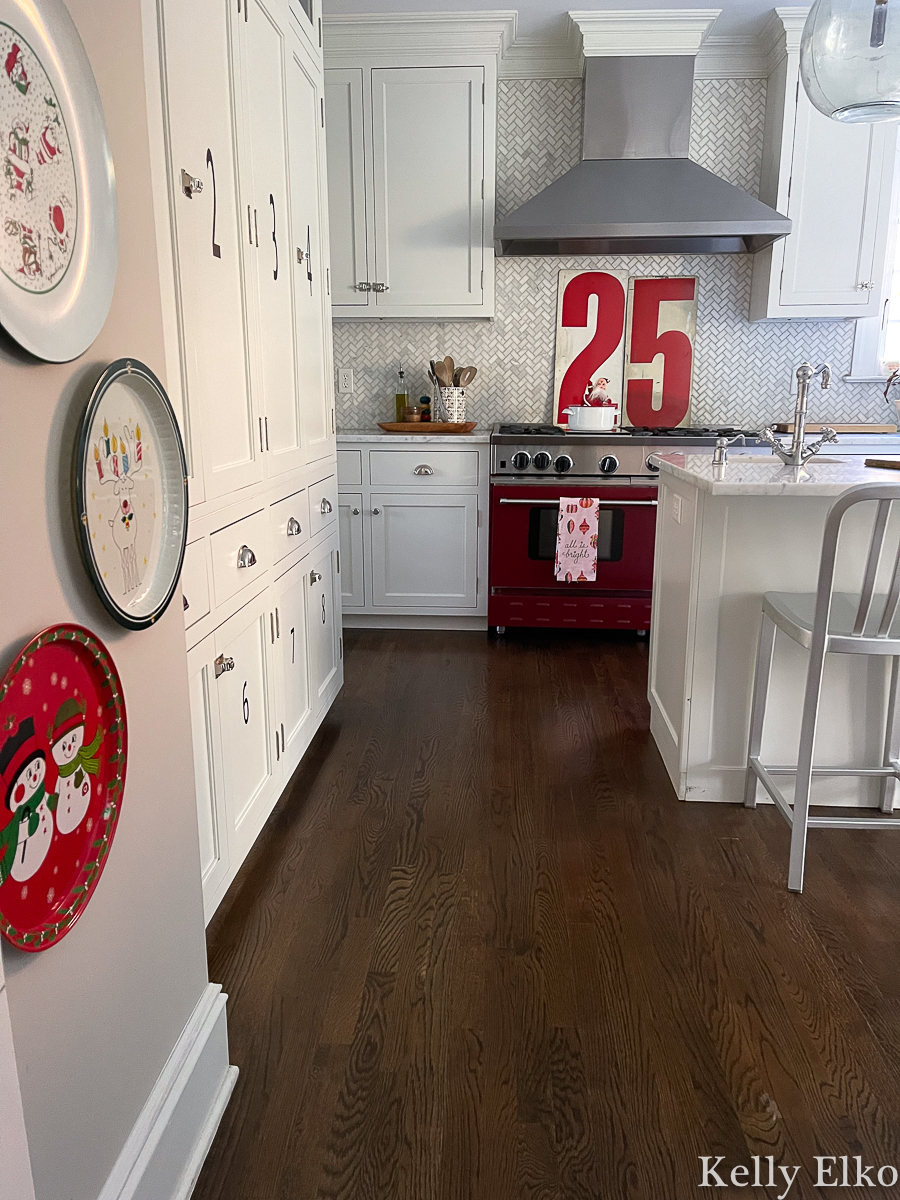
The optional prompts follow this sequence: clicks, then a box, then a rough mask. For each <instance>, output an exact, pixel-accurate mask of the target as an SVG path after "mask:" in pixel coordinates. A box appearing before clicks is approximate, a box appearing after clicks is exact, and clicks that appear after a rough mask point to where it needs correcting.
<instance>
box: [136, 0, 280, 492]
mask: <svg viewBox="0 0 900 1200" xmlns="http://www.w3.org/2000/svg"><path fill="white" fill-rule="evenodd" d="M229 9H230V6H229V5H225V4H223V3H222V2H221V0H191V3H190V4H185V3H182V2H181V0H163V2H162V3H161V6H160V11H161V24H162V37H163V46H164V54H165V108H166V112H165V120H166V126H167V134H168V139H167V140H168V169H169V179H170V195H171V198H172V203H171V207H172V221H173V236H174V240H175V247H174V250H175V268H176V269H175V276H176V287H177V290H178V306H179V308H180V314H181V342H182V344H181V357H182V370H183V376H184V381H183V382H184V390H185V407H186V410H187V414H188V420H187V423H188V426H189V431H188V432H190V427H191V426H193V427H195V428H197V429H202V461H203V479H204V485H205V492H206V498H207V499H214V498H215V497H217V496H222V495H224V494H225V493H227V492H230V491H233V490H235V489H236V488H241V487H246V486H247V485H248V484H251V483H255V482H257V481H258V480H260V479H261V478H262V461H261V456H260V452H259V441H258V439H257V437H256V425H257V422H256V416H255V413H254V410H253V407H252V403H251V392H250V372H249V348H248V340H247V323H246V314H245V307H244V282H243V266H242V262H241V225H240V218H239V214H238V196H237V180H236V170H235V146H234V137H233V111H232V104H231V70H230V60H229V52H228V30H227V20H228V18H227V13H228V10H229ZM200 46H202V48H203V54H202V57H201V58H200V59H198V57H197V48H198V47H200ZM193 181H196V182H193ZM198 184H199V185H200V188H202V190H200V188H198ZM189 193H190V194H189ZM191 441H192V444H195V445H196V444H198V442H199V439H191ZM197 465H198V464H196V463H195V465H194V470H195V472H196V470H197Z"/></svg>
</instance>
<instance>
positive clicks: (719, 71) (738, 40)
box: [694, 35, 769, 79]
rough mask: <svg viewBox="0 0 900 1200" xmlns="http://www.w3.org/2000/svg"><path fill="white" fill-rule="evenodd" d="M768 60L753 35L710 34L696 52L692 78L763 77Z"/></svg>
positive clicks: (766, 74) (765, 73)
mask: <svg viewBox="0 0 900 1200" xmlns="http://www.w3.org/2000/svg"><path fill="white" fill-rule="evenodd" d="M768 74H769V69H768V59H767V56H766V53H765V52H764V50H763V48H762V46H761V45H760V43H759V39H758V38H755V37H735V38H728V37H715V36H714V35H710V36H709V37H708V38H707V39H706V41H705V42H704V43H703V45H702V46H701V47H700V49H699V51H698V52H697V58H696V61H695V64H694V78H695V79H765V78H766V77H767V76H768Z"/></svg>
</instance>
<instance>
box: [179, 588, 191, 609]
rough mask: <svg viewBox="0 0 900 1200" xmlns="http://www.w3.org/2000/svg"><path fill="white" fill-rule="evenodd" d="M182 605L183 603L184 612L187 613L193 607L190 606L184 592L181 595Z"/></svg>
mask: <svg viewBox="0 0 900 1200" xmlns="http://www.w3.org/2000/svg"><path fill="white" fill-rule="evenodd" d="M181 603H182V605H183V606H184V611H185V612H187V610H188V609H189V608H190V607H191V606H190V604H189V603H188V598H187V596H185V594H184V593H183V592H182V594H181Z"/></svg>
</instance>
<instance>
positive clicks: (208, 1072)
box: [98, 983, 238, 1200]
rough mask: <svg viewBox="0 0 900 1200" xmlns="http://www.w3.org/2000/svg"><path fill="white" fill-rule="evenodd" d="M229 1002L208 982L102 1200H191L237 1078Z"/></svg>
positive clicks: (118, 1161) (124, 1147) (102, 1195)
mask: <svg viewBox="0 0 900 1200" xmlns="http://www.w3.org/2000/svg"><path fill="white" fill-rule="evenodd" d="M227 999H228V997H227V996H226V995H225V993H224V992H223V991H222V988H221V985H220V984H218V983H210V984H207V986H206V988H205V989H204V991H203V994H202V996H201V997H200V999H199V1000H198V1001H197V1005H196V1007H195V1008H194V1011H193V1012H192V1013H191V1017H190V1020H189V1021H188V1023H187V1025H185V1027H184V1029H183V1030H182V1032H181V1036H180V1037H179V1039H178V1041H177V1042H176V1043H175V1047H174V1049H173V1050H172V1053H171V1054H170V1055H169V1059H168V1061H167V1063H166V1065H165V1066H164V1067H163V1069H162V1072H161V1074H160V1076H159V1079H157V1081H156V1083H155V1084H154V1087H153V1090H152V1092H151V1093H150V1095H149V1097H148V1099H147V1103H146V1104H145V1105H144V1107H143V1109H142V1110H141V1113H140V1116H139V1117H138V1119H137V1121H136V1122H135V1125H134V1127H133V1128H132V1130H131V1133H130V1134H129V1135H128V1140H127V1141H126V1142H125V1145H124V1146H123V1148H122V1152H121V1154H120V1155H119V1157H118V1160H117V1162H116V1165H115V1166H114V1167H113V1169H112V1171H111V1172H110V1175H109V1178H108V1179H107V1181H106V1183H105V1184H104V1187H103V1190H102V1191H101V1193H100V1196H99V1197H98V1200H188V1197H189V1196H190V1194H191V1192H192V1191H193V1190H194V1185H195V1184H196V1182H197V1177H198V1175H199V1174H200V1168H201V1167H202V1166H203V1160H204V1159H205V1158H206V1154H207V1152H208V1150H209V1147H210V1145H211V1144H212V1140H213V1137H214V1136H215V1133H216V1129H217V1128H218V1125H219V1121H220V1120H221V1117H222V1113H223V1112H224V1111H225V1106H226V1105H227V1103H228V1099H229V1097H230V1096H231V1092H232V1090H233V1088H234V1085H235V1081H236V1080H237V1074H238V1069H237V1067H232V1066H230V1065H229V1063H228V1033H227V1029H226V1024H225V1003H226V1000H227Z"/></svg>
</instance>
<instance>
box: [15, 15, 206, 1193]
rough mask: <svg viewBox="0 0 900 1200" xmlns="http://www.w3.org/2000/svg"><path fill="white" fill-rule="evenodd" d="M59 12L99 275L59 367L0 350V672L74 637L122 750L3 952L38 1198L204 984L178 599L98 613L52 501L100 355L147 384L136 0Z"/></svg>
mask: <svg viewBox="0 0 900 1200" xmlns="http://www.w3.org/2000/svg"><path fill="white" fill-rule="evenodd" d="M68 7H69V11H70V12H71V14H72V17H73V19H74V21H75V24H76V25H77V27H78V29H79V31H80V33H81V36H82V39H83V41H84V43H85V46H86V49H87V52H88V56H89V58H90V60H91V62H92V65H93V68H94V73H95V75H96V78H97V82H98V84H99V87H100V93H101V96H102V99H103V104H104V108H105V110H106V118H107V123H108V126H109V131H110V137H111V141H112V151H113V158H114V160H115V167H116V178H117V183H118V195H119V226H120V243H119V271H118V279H117V283H116V291H115V296H114V299H113V305H112V309H111V311H110V315H109V318H108V320H107V322H106V325H105V326H104V328H103V330H102V332H101V334H100V336H99V337H98V338H97V340H96V342H95V343H94V345H93V346H92V347H91V348H90V349H89V350H88V352H87V353H86V354H85V355H84V356H83V357H82V358H81V359H79V360H78V361H76V362H74V363H69V364H66V365H63V366H51V365H48V364H44V363H38V362H36V361H35V360H33V359H29V358H28V356H27V355H25V354H23V353H21V352H19V351H18V350H17V348H16V347H15V346H14V345H13V344H11V343H9V342H8V341H5V340H4V341H3V342H2V344H0V668H4V669H5V667H6V666H7V665H8V663H9V662H10V660H11V658H12V656H13V654H14V652H15V650H16V649H17V648H18V647H19V646H20V645H21V644H22V643H23V642H24V641H26V639H28V638H30V637H31V636H32V635H33V634H35V633H36V632H37V631H38V630H40V629H41V628H43V627H44V626H46V625H50V624H53V623H55V622H58V621H67V620H68V621H78V622H80V623H82V624H84V625H86V626H88V628H90V629H92V630H94V631H95V632H96V633H97V634H98V635H99V636H100V637H101V639H102V640H104V641H105V642H106V644H107V645H108V647H109V649H110V651H111V653H112V655H113V657H114V659H115V661H116V663H117V665H118V668H119V671H120V674H121V676H122V680H123V683H124V688H125V697H126V703H127V708H128V721H129V761H128V776H127V784H126V789H125V796H124V802H123V806H122V815H121V818H120V820H119V827H118V831H117V834H116V840H115V843H114V845H113V848H112V852H111V854H110V858H109V861H108V864H107V866H106V870H105V872H104V874H103V876H102V878H101V880H100V883H99V886H98V888H97V891H96V893H95V895H94V898H93V900H92V901H91V904H90V905H89V907H88V909H87V910H86V912H85V913H84V915H83V916H82V917H81V919H80V920H79V922H78V924H77V926H76V927H75V928H74V929H73V931H72V932H71V933H70V934H69V936H68V937H66V938H65V939H64V940H63V941H62V942H61V943H60V944H59V945H58V946H55V947H53V948H52V949H51V950H48V951H45V952H44V953H42V954H38V955H25V954H21V953H19V952H18V951H15V950H13V949H11V948H9V947H8V946H6V945H5V944H4V947H3V963H4V966H5V969H6V978H7V990H8V994H9V1003H10V1011H11V1019H12V1029H13V1037H14V1042H15V1049H16V1056H17V1059H18V1064H19V1072H20V1077H21V1089H22V1098H23V1103H24V1109H25V1121H26V1127H27V1130H28V1138H29V1146H30V1150H31V1157H32V1164H33V1170H34V1178H35V1187H36V1192H37V1195H38V1196H39V1197H40V1200H96V1197H97V1194H98V1192H99V1191H100V1188H101V1187H102V1185H103V1183H104V1181H105V1179H106V1176H107V1175H108V1173H109V1171H110V1169H111V1168H112V1166H113V1163H114V1162H115V1160H116V1157H117V1156H118V1154H119V1151H120V1150H121V1148H122V1145H123V1143H124V1141H125V1138H126V1137H127V1135H128V1133H129V1131H130V1129H131V1127H132V1125H133V1123H134V1121H135V1119H136V1117H137V1115H138V1113H139V1112H140V1110H141V1107H142V1106H143V1104H144V1101H145V1100H146V1098H147V1096H148V1094H149V1092H150V1089H151V1088H152V1086H153V1084H154V1082H155V1080H156V1078H157V1076H158V1074H159V1072H160V1070H161V1068H162V1066H163V1064H164V1063H165V1060H166V1058H167V1057H168V1054H169V1052H170V1050H171V1049H172V1046H173V1045H174V1043H175V1040H176V1038H177V1037H178V1035H179V1033H180V1032H181V1030H182V1028H183V1027H184V1025H185V1022H186V1021H187V1019H188V1017H189V1016H190V1013H191V1010H192V1009H193V1007H194V1004H195V1003H196V1001H197V999H198V998H199V996H200V993H201V991H202V990H203V988H204V985H205V983H206V979H207V976H206V957H205V941H204V928H203V910H202V899H201V890H200V874H199V851H198V843H197V825H196V810H195V806H194V794H193V767H192V758H191V737H190V719H189V711H188V692H187V675H186V667H185V652H184V645H185V643H184V632H183V626H182V616H181V599H180V596H178V597H176V600H175V602H174V603H173V604H172V606H171V607H170V609H169V611H168V613H167V614H166V616H165V617H164V618H163V619H162V620H161V621H160V623H159V624H158V625H157V626H156V627H154V628H152V629H150V630H147V631H145V632H140V633H129V632H126V631H125V630H124V629H122V628H121V627H120V626H118V625H116V624H114V623H113V622H112V621H111V620H110V619H109V618H108V617H107V616H106V615H105V613H104V610H103V609H102V608H101V606H100V604H99V602H98V601H97V599H96V597H95V596H94V594H93V592H92V590H91V587H90V585H89V583H88V581H87V577H86V576H85V573H84V570H83V568H82V566H81V563H80V561H79V559H78V555H77V551H76V542H75V534H74V529H73V524H72V515H71V503H70V498H69V482H70V470H71V460H72V446H73V440H74V434H75V429H76V426H77V419H78V415H79V413H80V410H81V406H82V405H83V403H84V401H85V400H86V398H87V394H88V393H89V391H90V389H91V386H92V385H93V383H94V382H95V380H96V379H97V377H98V375H99V374H100V371H101V369H102V368H103V366H104V365H105V364H106V363H107V362H109V361H111V360H112V359H115V358H120V357H122V356H125V355H127V356H134V357H136V358H139V359H143V360H144V361H145V362H146V363H148V364H149V365H150V367H152V369H153V370H154V371H155V372H156V373H157V374H158V375H159V376H161V377H163V378H164V377H165V366H164V355H163V334H162V324H161V315H160V299H159V281H158V276H157V266H156V244H155V235H154V224H153V212H152V207H151V194H150V165H149V150H148V141H147V129H146V99H145V89H144V75H143V70H144V63H143V50H142V42H141V13H140V0H69V3H68ZM161 1200H162V1198H161Z"/></svg>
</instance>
